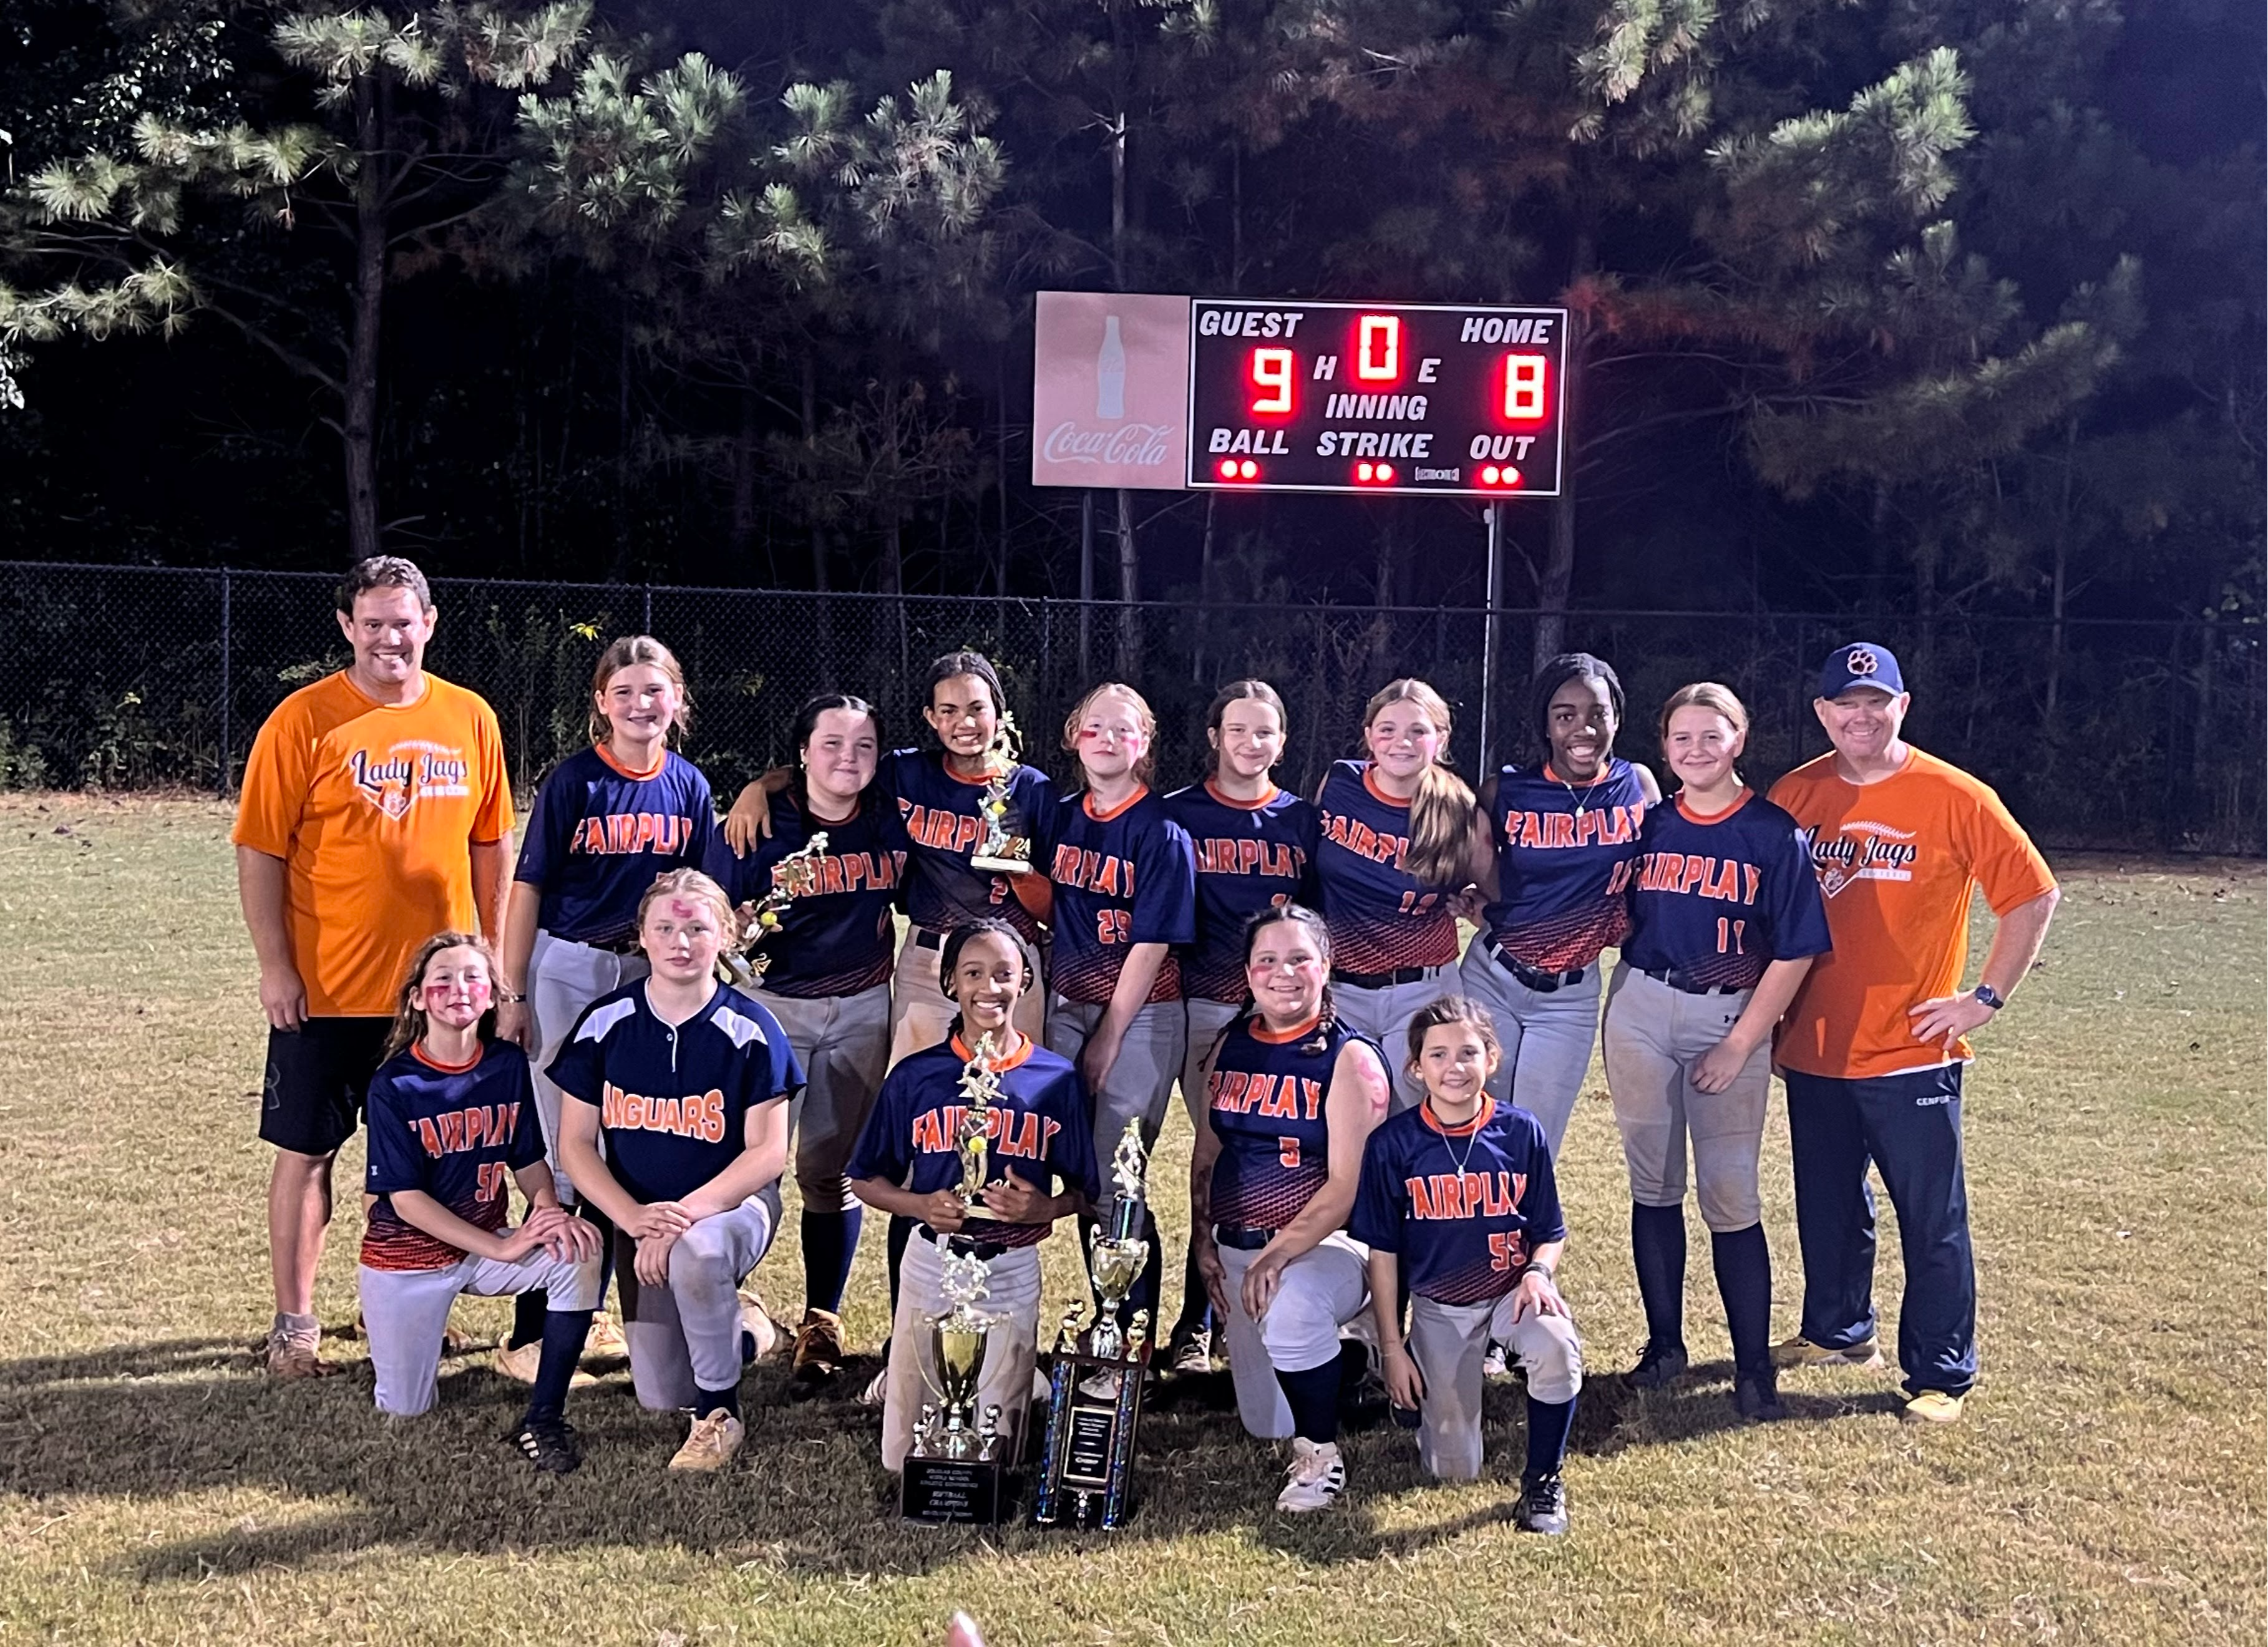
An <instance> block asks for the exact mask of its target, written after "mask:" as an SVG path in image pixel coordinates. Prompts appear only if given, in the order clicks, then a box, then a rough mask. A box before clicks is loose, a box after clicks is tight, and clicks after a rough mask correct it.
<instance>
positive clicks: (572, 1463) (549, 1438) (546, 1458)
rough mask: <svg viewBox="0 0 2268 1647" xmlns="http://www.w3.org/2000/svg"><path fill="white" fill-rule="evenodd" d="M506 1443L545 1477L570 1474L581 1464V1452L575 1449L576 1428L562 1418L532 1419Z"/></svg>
mask: <svg viewBox="0 0 2268 1647" xmlns="http://www.w3.org/2000/svg"><path fill="white" fill-rule="evenodd" d="M506 1439H508V1440H509V1441H510V1442H511V1443H512V1445H514V1446H515V1447H518V1448H519V1452H520V1456H521V1457H522V1458H524V1459H526V1460H527V1461H528V1462H529V1463H530V1464H533V1465H534V1466H535V1467H536V1468H537V1470H539V1471H540V1472H541V1473H542V1474H546V1475H569V1474H573V1473H574V1472H575V1470H576V1469H577V1468H578V1467H580V1466H581V1464H582V1462H583V1453H582V1450H581V1449H580V1448H578V1446H577V1445H575V1426H574V1425H572V1424H571V1423H568V1422H567V1421H566V1420H565V1419H563V1418H537V1419H533V1420H531V1421H530V1422H528V1423H524V1424H522V1425H520V1427H519V1429H517V1430H513V1431H512V1434H511V1435H510V1436H509V1437H506Z"/></svg>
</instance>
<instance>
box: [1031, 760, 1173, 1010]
mask: <svg viewBox="0 0 2268 1647" xmlns="http://www.w3.org/2000/svg"><path fill="white" fill-rule="evenodd" d="M1045 837H1046V841H1045V851H1044V853H1043V854H1042V861H1043V862H1044V863H1045V864H1046V866H1047V871H1048V879H1050V880H1051V881H1053V882H1054V883H1055V893H1056V911H1055V923H1054V926H1055V945H1054V947H1053V948H1052V949H1051V950H1050V951H1049V955H1048V987H1049V989H1053V990H1054V991H1055V992H1056V993H1057V994H1058V995H1060V996H1063V997H1064V999H1065V1000H1067V1001H1079V1002H1082V1003H1084V1004H1087V1005H1090V1006H1100V1005H1103V1004H1107V1003H1108V1001H1109V999H1110V992H1111V991H1112V990H1113V989H1116V988H1117V987H1118V972H1119V968H1120V967H1123V966H1124V965H1125V964H1126V947H1127V945H1130V944H1186V943H1188V942H1189V940H1190V939H1191V938H1193V937H1196V936H1197V868H1196V864H1195V861H1194V858H1193V856H1192V854H1191V853H1190V850H1189V835H1188V833H1187V832H1186V831H1184V830H1183V829H1182V827H1181V825H1179V824H1177V823H1175V821H1174V820H1172V819H1171V818H1169V817H1167V815H1166V803H1165V802H1164V801H1163V800H1161V799H1160V798H1158V797H1157V796H1156V795H1153V794H1152V793H1151V792H1150V790H1148V789H1147V788H1146V787H1144V788H1138V789H1137V790H1135V791H1134V793H1133V794H1132V795H1131V796H1130V797H1128V798H1126V799H1125V800H1123V801H1121V802H1120V803H1119V804H1118V805H1117V806H1116V808H1114V809H1113V810H1111V811H1109V812H1096V811H1095V810H1094V805H1093V800H1092V798H1091V797H1090V796H1089V795H1088V794H1087V793H1086V790H1080V791H1079V793H1078V794H1076V795H1066V796H1064V797H1063V798H1061V799H1060V800H1058V801H1057V802H1056V807H1055V815H1054V817H1053V819H1052V820H1050V822H1049V827H1048V828H1047V830H1046V831H1045ZM1148 998H1149V999H1150V1000H1152V1001H1178V1000H1180V999H1181V998H1182V978H1181V971H1180V967H1179V963H1178V962H1177V961H1176V960H1175V957H1174V955H1173V953H1172V952H1171V951H1168V952H1167V955H1166V959H1165V961H1164V963H1163V964H1162V965H1160V967H1159V968H1158V977H1157V982H1154V983H1153V984H1152V985H1151V986H1150V994H1149V996H1148Z"/></svg>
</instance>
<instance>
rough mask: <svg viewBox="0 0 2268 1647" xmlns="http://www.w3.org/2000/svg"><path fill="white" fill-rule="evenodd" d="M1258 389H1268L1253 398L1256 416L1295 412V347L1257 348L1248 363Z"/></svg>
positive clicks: (1251, 376)
mask: <svg viewBox="0 0 2268 1647" xmlns="http://www.w3.org/2000/svg"><path fill="white" fill-rule="evenodd" d="M1245 371H1246V372H1247V374H1248V376H1249V377H1250V378H1251V379H1252V386H1253V387H1254V388H1256V389H1265V390H1267V391H1268V393H1265V394H1263V395H1260V396H1258V397H1257V398H1256V399H1255V400H1254V401H1253V402H1252V415H1254V416H1255V417H1289V416H1290V415H1292V351H1291V350H1290V349H1254V350H1253V351H1252V358H1251V360H1250V361H1249V362H1248V364H1247V365H1246V367H1245Z"/></svg>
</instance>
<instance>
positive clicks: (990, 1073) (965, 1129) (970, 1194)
mask: <svg viewBox="0 0 2268 1647" xmlns="http://www.w3.org/2000/svg"><path fill="white" fill-rule="evenodd" d="M999 1095H1000V1071H999V1070H998V1069H996V1068H994V1067H993V1057H992V1033H991V1032H990V1030H987V1031H986V1032H985V1033H983V1035H981V1036H979V1037H978V1038H977V1041H976V1051H974V1052H972V1053H971V1054H969V1056H968V1062H967V1063H966V1064H965V1065H963V1066H962V1067H961V1098H962V1099H964V1100H966V1101H965V1102H964V1103H963V1105H962V1107H961V1124H960V1126H959V1127H957V1128H955V1129H954V1135H953V1147H954V1153H956V1154H957V1155H959V1156H960V1157H961V1182H960V1183H959V1184H958V1185H956V1186H955V1189H956V1190H957V1192H958V1193H959V1195H960V1196H961V1217H964V1218H997V1217H999V1216H1000V1215H999V1214H998V1213H997V1212H995V1211H993V1210H992V1209H991V1208H990V1207H988V1206H986V1205H985V1204H984V1184H985V1180H986V1179H987V1178H988V1177H989V1175H990V1160H991V1153H992V1100H993V1099H996V1098H998V1096H999Z"/></svg>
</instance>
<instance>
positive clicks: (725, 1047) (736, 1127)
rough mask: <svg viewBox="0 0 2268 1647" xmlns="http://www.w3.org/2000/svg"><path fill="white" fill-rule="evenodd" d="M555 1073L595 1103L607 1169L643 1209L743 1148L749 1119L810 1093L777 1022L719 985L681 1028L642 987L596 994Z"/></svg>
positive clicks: (573, 1094)
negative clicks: (657, 1012)
mask: <svg viewBox="0 0 2268 1647" xmlns="http://www.w3.org/2000/svg"><path fill="white" fill-rule="evenodd" d="M549 1075H550V1077H551V1079H552V1081H553V1083H554V1084H555V1085H557V1087H558V1088H559V1090H560V1091H561V1092H564V1093H566V1094H567V1096H568V1097H570V1098H577V1099H582V1101H583V1102H585V1103H586V1104H595V1105H597V1106H598V1109H599V1141H600V1144H601V1146H602V1152H603V1153H604V1154H605V1156H606V1158H607V1166H608V1170H609V1171H610V1172H612V1173H614V1175H615V1182H616V1183H618V1184H620V1185H621V1186H622V1188H623V1190H624V1191H626V1192H627V1193H628V1194H629V1195H630V1196H631V1197H632V1198H633V1199H635V1200H637V1201H640V1202H655V1201H676V1200H679V1199H681V1197H683V1196H686V1195H691V1194H692V1193H693V1192H694V1191H695V1190H696V1189H698V1188H700V1187H701V1186H702V1185H703V1184H705V1183H707V1182H708V1181H709V1180H711V1179H712V1178H714V1177H716V1176H717V1174H718V1173H721V1172H723V1171H724V1170H725V1168H726V1167H728V1166H730V1165H732V1164H733V1162H734V1161H735V1160H736V1159H738V1158H740V1154H741V1152H742V1151H744V1150H745V1149H746V1148H747V1115H748V1112H749V1111H750V1110H752V1109H755V1108H757V1107H760V1106H762V1105H765V1104H770V1103H774V1102H777V1100H779V1099H784V1098H792V1097H793V1096H794V1095H795V1093H796V1092H798V1091H799V1090H800V1089H801V1087H802V1085H803V1069H802V1066H801V1065H799V1064H798V1063H797V1062H796V1061H795V1053H794V1050H793V1049H792V1048H790V1047H789V1045H788V1040H787V1032H786V1031H785V1030H784V1029H782V1028H781V1027H780V1024H779V1020H778V1019H777V1018H774V1017H773V1016H772V1015H771V1014H770V1012H767V1011H765V1010H764V1009H763V1008H762V1006H760V1005H758V1004H756V1003H755V1002H754V1001H751V1000H750V999H748V997H747V996H744V995H742V994H741V993H740V991H739V990H737V989H726V988H725V987H724V986H723V985H721V984H720V985H719V986H718V989H717V992H716V993H715V994H714V995H712V996H710V997H709V1004H707V1005H706V1006H703V1008H702V1009H701V1010H700V1011H697V1012H696V1013H695V1014H694V1015H693V1016H692V1017H691V1018H687V1019H686V1020H685V1021H684V1022H683V1023H682V1024H680V1025H678V1026H676V1027H675V1028H674V1029H673V1028H672V1027H671V1026H668V1025H667V1024H665V1023H663V1022H662V1021H661V1020H660V1019H659V1018H656V1017H655V1016H654V1015H653V1009H652V1007H650V1006H648V1005H647V1004H646V998H645V985H644V982H637V983H634V984H631V985H630V986H629V987H627V988H625V989H617V990H615V992H614V993H613V994H612V995H602V996H600V997H599V998H598V999H597V1000H595V1001H593V1002H592V1003H591V1004H590V1005H589V1006H588V1007H586V1008H585V1010H584V1012H583V1016H582V1017H581V1018H578V1019H577V1020H576V1021H575V1028H574V1031H573V1033H571V1034H570V1035H569V1036H568V1037H567V1044H566V1045H565V1046H564V1047H563V1048H561V1049H560V1052H559V1055H558V1056H557V1057H556V1058H555V1059H553V1060H552V1062H551V1068H550V1070H549Z"/></svg>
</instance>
